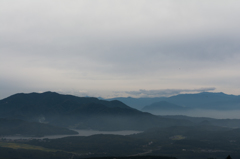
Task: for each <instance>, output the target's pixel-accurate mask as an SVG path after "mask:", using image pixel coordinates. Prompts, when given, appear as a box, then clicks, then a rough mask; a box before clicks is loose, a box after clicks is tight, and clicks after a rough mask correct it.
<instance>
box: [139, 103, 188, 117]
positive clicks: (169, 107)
mask: <svg viewBox="0 0 240 159" xmlns="http://www.w3.org/2000/svg"><path fill="white" fill-rule="evenodd" d="M187 110H190V108H187V107H183V106H180V105H177V104H173V103H170V102H167V101H160V102H156V103H153V104H150V105H148V106H145V107H144V108H143V109H142V111H144V112H150V113H153V114H154V113H161V112H172V111H187Z"/></svg>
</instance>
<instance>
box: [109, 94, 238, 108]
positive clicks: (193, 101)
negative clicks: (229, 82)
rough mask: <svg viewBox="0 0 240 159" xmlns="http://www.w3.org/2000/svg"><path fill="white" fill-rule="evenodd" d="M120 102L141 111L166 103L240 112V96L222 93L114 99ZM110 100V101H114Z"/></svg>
mask: <svg viewBox="0 0 240 159" xmlns="http://www.w3.org/2000/svg"><path fill="white" fill-rule="evenodd" d="M112 99H114V100H119V101H121V102H123V103H125V104H127V105H129V106H131V107H133V108H136V109H139V110H141V109H142V108H143V107H144V106H148V105H151V104H153V103H156V102H160V101H166V102H169V103H172V104H176V105H179V106H183V107H188V108H195V109H212V110H235V109H238V110H240V96H236V95H228V94H224V93H222V92H220V93H212V92H202V93H197V94H179V95H176V96H171V97H156V98H130V97H127V98H124V97H121V98H112ZM112 99H108V100H112Z"/></svg>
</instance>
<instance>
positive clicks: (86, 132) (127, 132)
mask: <svg viewBox="0 0 240 159" xmlns="http://www.w3.org/2000/svg"><path fill="white" fill-rule="evenodd" d="M73 130H74V131H77V132H78V134H77V135H49V136H44V137H30V136H20V135H19V136H5V137H2V138H5V139H12V140H17V139H44V138H48V139H57V138H63V137H69V136H91V135H96V134H113V135H131V134H137V133H140V132H142V131H133V130H123V131H98V130H76V129H73Z"/></svg>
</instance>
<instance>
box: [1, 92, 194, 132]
mask: <svg viewBox="0 0 240 159" xmlns="http://www.w3.org/2000/svg"><path fill="white" fill-rule="evenodd" d="M0 117H1V118H15V119H22V120H26V121H30V122H42V123H49V124H52V125H56V126H61V127H68V128H77V129H95V130H145V129H148V128H152V127H166V126H170V125H179V124H180V125H186V124H190V122H188V121H185V120H175V119H165V118H163V117H158V116H154V115H152V114H150V113H144V112H141V111H139V110H136V109H133V108H131V107H129V106H127V105H125V104H124V103H122V102H120V101H116V100H113V101H105V100H99V99H97V98H92V97H76V96H72V95H61V94H58V93H55V92H45V93H29V94H23V93H20V94H15V95H12V96H10V97H8V98H5V99H3V100H0Z"/></svg>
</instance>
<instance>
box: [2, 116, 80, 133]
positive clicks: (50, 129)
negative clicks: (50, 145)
mask: <svg viewBox="0 0 240 159" xmlns="http://www.w3.org/2000/svg"><path fill="white" fill-rule="evenodd" d="M16 134H18V135H28V136H29V135H30V136H32V135H33V136H36V135H37V136H43V135H65V134H78V133H77V132H75V131H72V130H68V129H66V128H59V127H55V126H51V125H48V124H43V123H36V122H26V121H23V120H19V119H4V118H0V136H6V135H16Z"/></svg>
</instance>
